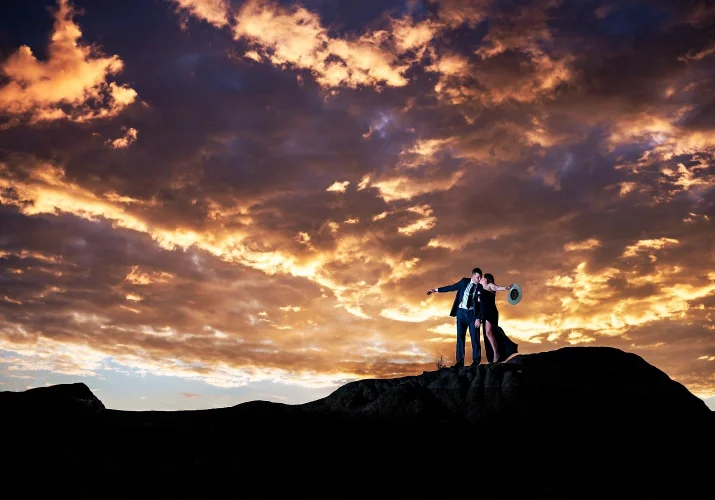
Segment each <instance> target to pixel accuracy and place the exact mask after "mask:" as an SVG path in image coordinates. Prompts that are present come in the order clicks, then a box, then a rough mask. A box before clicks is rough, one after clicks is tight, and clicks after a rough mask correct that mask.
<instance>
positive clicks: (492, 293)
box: [479, 273, 517, 363]
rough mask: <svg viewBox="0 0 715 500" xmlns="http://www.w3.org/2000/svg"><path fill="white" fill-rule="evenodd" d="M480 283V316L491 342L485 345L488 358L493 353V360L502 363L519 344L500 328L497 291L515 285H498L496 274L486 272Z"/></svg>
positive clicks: (508, 288) (503, 290)
mask: <svg viewBox="0 0 715 500" xmlns="http://www.w3.org/2000/svg"><path fill="white" fill-rule="evenodd" d="M479 283H481V285H482V289H483V292H482V294H481V298H480V302H479V303H480V306H479V311H480V315H479V316H480V320H481V322H482V323H484V335H485V336H486V338H487V340H489V344H490V345H487V343H486V342H484V344H485V345H484V347H485V350H486V351H487V360H489V354H493V362H494V363H501V362H502V361H504V360H505V359H506V358H508V357H509V356H511V355H512V354H514V353H515V352H517V345H516V344H515V343H514V342H512V341H511V340H510V339H509V338H508V337H507V336H506V334H505V333H504V330H502V329H501V328H499V310H498V309H497V304H496V293H497V292H506V291H509V290H511V288H512V287H513V286H514V285H509V286H499V285H496V284H495V283H494V276H493V275H492V274H490V273H486V274H485V275H484V276H482V279H481V280H480V281H479ZM489 347H491V349H489ZM490 350H491V351H492V352H491V353H490V352H489V351H490ZM489 361H492V360H489Z"/></svg>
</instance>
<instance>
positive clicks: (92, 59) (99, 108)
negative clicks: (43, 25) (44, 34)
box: [0, 0, 137, 122]
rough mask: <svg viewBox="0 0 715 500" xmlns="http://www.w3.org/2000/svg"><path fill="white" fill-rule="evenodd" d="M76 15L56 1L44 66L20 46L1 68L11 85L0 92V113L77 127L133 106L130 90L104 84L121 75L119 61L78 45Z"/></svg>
mask: <svg viewBox="0 0 715 500" xmlns="http://www.w3.org/2000/svg"><path fill="white" fill-rule="evenodd" d="M74 15H75V12H74V10H73V9H72V7H71V5H70V4H69V0H60V2H59V7H58V9H57V11H56V13H55V24H54V28H53V32H52V35H51V38H50V45H49V48H48V51H47V52H48V58H47V60H46V61H40V60H38V59H37V58H36V57H35V55H34V54H33V52H32V49H30V47H28V46H26V45H23V46H22V47H20V48H19V49H18V50H17V52H15V53H14V54H12V55H11V56H10V57H9V58H8V59H7V60H5V61H4V62H3V63H2V65H1V66H0V72H1V73H2V74H4V75H5V76H6V77H7V79H8V80H9V82H8V83H6V84H4V85H2V87H0V111H2V112H4V113H8V114H11V115H27V116H28V117H29V118H30V120H31V121H48V120H58V119H62V118H66V119H70V120H74V121H80V122H81V121H87V120H92V119H96V118H106V117H111V116H115V115H117V114H118V113H119V112H120V111H121V110H122V109H124V108H125V107H127V106H128V105H129V104H131V103H132V102H134V100H135V99H136V97H137V93H136V92H135V91H134V90H133V89H131V88H129V87H127V86H125V85H118V84H117V83H115V82H110V81H108V77H110V76H112V75H115V74H117V73H119V72H120V71H121V70H122V66H123V63H122V61H121V59H120V58H119V56H116V55H114V56H111V57H103V56H101V55H99V54H98V53H97V51H96V50H95V49H93V48H92V47H90V46H87V45H82V44H80V43H79V39H80V38H81V37H82V32H81V31H80V28H79V26H78V25H77V24H76V23H75V22H74V21H73V17H74Z"/></svg>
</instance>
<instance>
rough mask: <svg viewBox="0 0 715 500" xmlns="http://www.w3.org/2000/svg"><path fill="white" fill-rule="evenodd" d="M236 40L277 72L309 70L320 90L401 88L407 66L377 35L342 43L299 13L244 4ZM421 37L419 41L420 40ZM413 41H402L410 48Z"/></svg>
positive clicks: (259, 3)
mask: <svg viewBox="0 0 715 500" xmlns="http://www.w3.org/2000/svg"><path fill="white" fill-rule="evenodd" d="M233 31H234V36H235V37H236V39H245V40H247V41H248V42H250V43H252V44H253V45H254V46H255V49H256V50H255V52H256V53H257V54H260V55H261V56H263V57H266V58H267V59H268V60H269V61H271V62H272V63H273V64H275V65H277V66H283V65H290V66H292V67H294V68H298V69H308V70H310V71H311V72H312V73H313V74H314V76H315V78H316V81H317V82H318V83H319V84H320V85H322V86H324V87H338V86H348V87H357V86H360V85H367V86H379V85H388V86H391V87H401V86H404V85H406V84H407V80H406V78H405V77H404V73H405V71H406V70H407V69H408V65H406V64H403V63H400V62H399V61H398V60H397V58H396V56H395V55H394V54H393V53H392V52H390V51H389V50H388V49H386V48H383V47H382V42H383V41H384V38H383V37H382V36H381V34H380V33H376V34H369V33H368V34H365V35H363V36H361V37H358V38H350V39H342V38H336V37H333V36H331V35H330V34H329V33H328V30H327V29H326V28H325V27H324V26H323V25H322V23H321V20H320V18H319V17H318V15H317V14H314V13H312V12H310V11H308V10H306V9H305V8H303V7H293V8H287V7H282V6H280V5H278V4H273V3H269V2H263V1H259V0H249V1H248V2H246V3H245V4H244V5H243V6H242V7H241V9H240V10H239V12H238V13H237V14H236V17H235V25H234V27H233ZM422 36H424V35H422ZM415 40H421V38H420V37H418V38H414V37H412V38H410V37H407V38H403V39H402V43H403V44H404V43H407V44H409V45H410V46H412V45H414V43H415Z"/></svg>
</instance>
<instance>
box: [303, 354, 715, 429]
mask: <svg viewBox="0 0 715 500" xmlns="http://www.w3.org/2000/svg"><path fill="white" fill-rule="evenodd" d="M302 406H303V407H304V408H305V409H306V410H308V411H328V412H343V413H349V414H353V415H366V416H373V417H381V418H390V419H411V420H427V421H431V420H445V419H453V420H465V421H467V422H471V423H475V424H478V423H481V422H487V421H490V420H496V421H504V420H509V421H517V422H518V421H519V420H525V421H534V420H535V419H539V420H545V421H553V420H558V421H564V420H565V421H570V420H573V421H578V422H579V425H581V424H583V422H584V421H604V420H612V419H618V420H619V421H621V422H625V421H627V422H631V421H633V422H640V423H643V421H644V419H648V418H658V419H660V418H661V417H667V418H673V417H684V418H687V417H698V416H709V415H710V414H711V412H710V410H709V408H708V407H707V406H706V405H705V403H704V402H703V401H702V400H701V399H700V398H698V397H696V396H694V395H693V394H691V393H690V392H689V391H688V390H687V389H686V388H685V387H684V386H683V385H682V384H680V383H678V382H676V381H674V380H671V379H670V377H668V375H667V374H665V373H664V372H662V371H661V370H659V369H657V368H656V367H654V366H652V365H650V364H648V363H647V362H646V361H645V360H643V359H642V358H641V357H639V356H637V355H635V354H631V353H626V352H623V351H621V350H618V349H614V348H609V347H566V348H563V349H559V350H556V351H549V352H543V353H538V354H527V355H517V356H515V357H513V358H511V359H510V360H509V361H508V362H506V363H501V364H496V365H494V364H488V365H485V364H482V365H479V366H478V367H474V368H473V367H462V368H459V369H455V368H443V369H441V370H439V371H433V372H424V373H423V374H422V375H419V376H412V377H401V378H396V379H388V380H360V381H356V382H352V383H349V384H346V385H345V386H343V387H340V388H339V389H337V390H336V391H335V392H333V393H332V394H330V395H329V396H327V397H325V398H322V399H320V400H317V401H313V402H311V403H307V404H305V405H302Z"/></svg>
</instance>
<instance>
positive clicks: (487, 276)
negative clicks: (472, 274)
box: [484, 273, 494, 283]
mask: <svg viewBox="0 0 715 500" xmlns="http://www.w3.org/2000/svg"><path fill="white" fill-rule="evenodd" d="M484 278H485V279H486V280H487V283H494V276H493V275H492V274H491V273H487V274H485V275H484Z"/></svg>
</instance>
